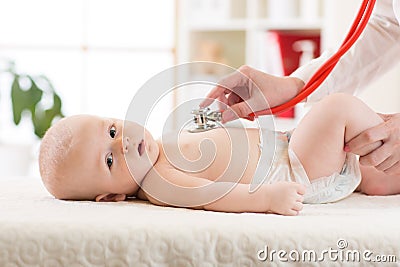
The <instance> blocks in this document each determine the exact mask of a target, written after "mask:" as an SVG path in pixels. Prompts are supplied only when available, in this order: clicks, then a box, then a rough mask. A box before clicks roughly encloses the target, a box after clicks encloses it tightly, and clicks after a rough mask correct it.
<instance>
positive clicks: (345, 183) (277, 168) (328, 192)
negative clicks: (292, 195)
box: [255, 130, 361, 203]
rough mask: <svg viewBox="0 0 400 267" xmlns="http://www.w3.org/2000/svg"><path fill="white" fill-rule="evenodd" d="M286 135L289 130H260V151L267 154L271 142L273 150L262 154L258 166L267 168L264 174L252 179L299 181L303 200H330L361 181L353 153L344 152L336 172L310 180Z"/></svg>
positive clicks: (342, 194)
mask: <svg viewBox="0 0 400 267" xmlns="http://www.w3.org/2000/svg"><path fill="white" fill-rule="evenodd" d="M290 134H291V132H274V131H271V130H263V137H264V138H263V139H264V141H262V140H260V143H261V144H260V149H261V153H262V154H263V153H270V151H273V146H274V145H275V148H276V149H275V154H273V156H270V157H264V159H265V158H269V160H264V161H263V162H262V161H261V160H260V162H259V166H258V167H259V168H260V169H264V170H265V169H267V170H269V171H268V173H267V175H266V176H265V172H264V175H263V176H264V177H255V180H257V179H258V180H260V179H264V180H263V183H274V182H278V181H293V182H297V183H300V184H303V185H305V186H306V187H307V189H306V194H305V195H304V203H328V202H334V201H338V200H341V199H343V198H345V197H347V196H349V195H350V194H351V193H353V192H354V190H355V189H356V188H357V186H358V185H359V184H360V182H361V172H360V167H359V165H358V159H357V156H356V155H355V154H352V153H347V156H346V160H345V163H344V165H343V168H342V170H341V172H340V173H333V174H332V175H330V176H327V177H321V178H318V179H315V180H313V181H312V182H310V180H309V179H308V177H307V174H306V172H305V170H304V168H303V165H302V164H301V162H300V160H299V159H298V158H297V156H296V154H295V153H294V151H293V150H291V149H289V139H290ZM266 143H267V144H266ZM261 158H262V157H260V159H261ZM271 162H272V164H271Z"/></svg>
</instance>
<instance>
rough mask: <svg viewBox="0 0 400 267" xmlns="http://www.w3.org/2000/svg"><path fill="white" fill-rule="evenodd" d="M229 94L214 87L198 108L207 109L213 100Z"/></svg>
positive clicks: (220, 88) (222, 88) (221, 88)
mask: <svg viewBox="0 0 400 267" xmlns="http://www.w3.org/2000/svg"><path fill="white" fill-rule="evenodd" d="M230 92H231V91H230V90H228V89H226V88H224V87H221V86H216V87H214V88H213V89H211V91H210V92H209V93H208V94H207V95H206V98H205V99H204V100H203V101H202V102H201V103H200V107H201V108H204V107H208V106H209V105H211V104H212V103H213V102H214V100H215V99H217V98H219V97H222V96H225V94H229V93H230Z"/></svg>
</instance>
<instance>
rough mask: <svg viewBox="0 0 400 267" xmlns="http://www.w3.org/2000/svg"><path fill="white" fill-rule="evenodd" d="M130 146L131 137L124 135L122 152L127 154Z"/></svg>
mask: <svg viewBox="0 0 400 267" xmlns="http://www.w3.org/2000/svg"><path fill="white" fill-rule="evenodd" d="M128 147H129V137H124V138H123V139H122V152H123V153H124V154H125V153H127V152H128Z"/></svg>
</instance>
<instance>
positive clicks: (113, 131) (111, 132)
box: [110, 125, 117, 138]
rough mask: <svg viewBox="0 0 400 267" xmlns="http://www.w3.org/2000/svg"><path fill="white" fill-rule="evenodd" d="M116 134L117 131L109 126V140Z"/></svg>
mask: <svg viewBox="0 0 400 267" xmlns="http://www.w3.org/2000/svg"><path fill="white" fill-rule="evenodd" d="M116 133H117V129H116V128H115V126H114V125H113V126H111V128H110V136H111V138H114V137H115V134H116Z"/></svg>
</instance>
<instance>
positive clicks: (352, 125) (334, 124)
mask: <svg viewBox="0 0 400 267" xmlns="http://www.w3.org/2000/svg"><path fill="white" fill-rule="evenodd" d="M382 121H383V120H382V119H381V118H380V117H379V115H377V114H376V113H375V112H374V111H372V110H371V109H370V108H369V107H368V106H367V105H366V104H365V103H363V102H362V101H361V100H359V99H358V98H356V97H353V96H351V95H348V94H334V95H330V96H327V97H325V98H324V99H323V100H321V101H320V102H318V103H316V104H315V105H314V106H313V108H312V109H311V110H310V112H309V113H308V114H307V115H306V116H305V117H304V118H303V119H302V120H301V122H300V124H299V125H298V127H297V128H296V129H295V131H294V132H293V134H292V137H291V139H290V144H289V147H290V148H291V149H293V151H294V152H295V153H296V155H297V157H298V158H299V160H300V162H301V163H302V164H303V167H304V169H305V171H306V173H307V175H308V177H309V179H310V180H313V179H316V178H319V177H323V176H329V175H332V174H333V173H334V172H340V171H341V169H342V167H343V164H344V161H345V158H346V153H345V152H344V151H343V147H344V144H345V142H347V141H349V140H350V139H352V138H353V137H355V136H357V135H358V134H360V133H361V132H362V131H364V130H366V129H368V128H370V127H373V126H375V125H378V124H380V123H381V122H382Z"/></svg>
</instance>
